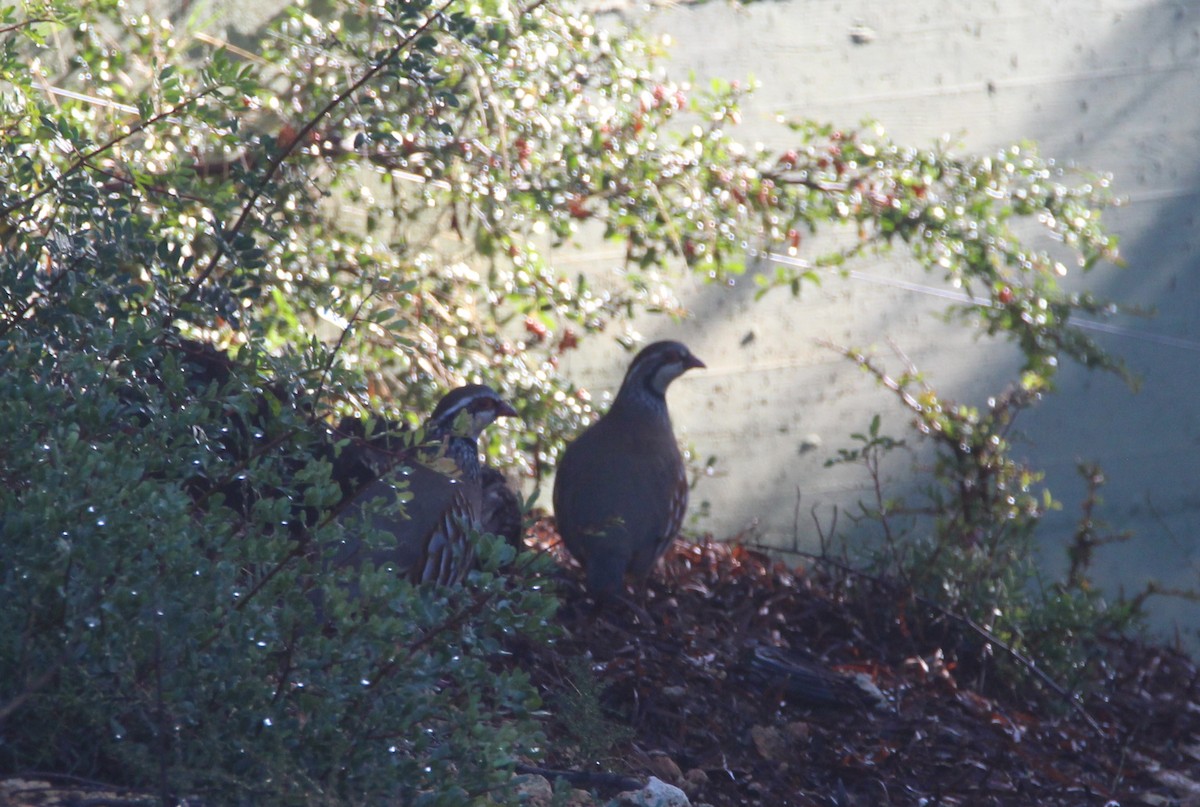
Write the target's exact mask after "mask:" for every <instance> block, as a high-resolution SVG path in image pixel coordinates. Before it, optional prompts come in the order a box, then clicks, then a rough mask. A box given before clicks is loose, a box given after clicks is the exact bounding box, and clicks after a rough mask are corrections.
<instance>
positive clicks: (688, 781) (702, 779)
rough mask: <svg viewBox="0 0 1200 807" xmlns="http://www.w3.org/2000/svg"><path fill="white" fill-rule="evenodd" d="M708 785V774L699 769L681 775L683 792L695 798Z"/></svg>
mask: <svg viewBox="0 0 1200 807" xmlns="http://www.w3.org/2000/svg"><path fill="white" fill-rule="evenodd" d="M707 784H708V774H707V773H705V772H704V771H702V770H700V769H699V768H692V769H691V770H690V771H688V772H687V773H685V774H684V775H683V792H684V793H687V794H688V795H689V796H695V795H696V794H697V793H699V792H700V791H701V790H703V789H704V786H705V785H707Z"/></svg>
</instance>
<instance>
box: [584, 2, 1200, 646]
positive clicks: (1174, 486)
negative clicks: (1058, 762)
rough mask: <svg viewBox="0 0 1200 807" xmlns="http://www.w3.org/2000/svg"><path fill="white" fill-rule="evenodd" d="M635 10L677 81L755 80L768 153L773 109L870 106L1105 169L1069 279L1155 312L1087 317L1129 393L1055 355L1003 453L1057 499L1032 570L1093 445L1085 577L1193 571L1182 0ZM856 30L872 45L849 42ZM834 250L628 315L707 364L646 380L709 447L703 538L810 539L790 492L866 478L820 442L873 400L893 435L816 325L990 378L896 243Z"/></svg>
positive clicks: (1195, 507) (907, 134)
mask: <svg viewBox="0 0 1200 807" xmlns="http://www.w3.org/2000/svg"><path fill="white" fill-rule="evenodd" d="M633 13H638V14H645V13H647V12H646V11H645V10H643V11H635V12H633ZM648 14H649V16H648V19H649V21H650V24H651V25H652V27H653V28H654V29H655V30H658V31H661V32H669V33H670V34H671V35H672V37H673V38H674V39H675V41H676V42H677V43H678V44H677V46H676V47H675V49H674V51H673V68H672V74H673V75H674V76H676V77H678V78H685V77H686V76H687V74H688V71H690V70H694V71H695V72H696V74H697V79H698V81H697V83H701V82H703V81H705V79H706V78H707V77H710V76H721V77H725V78H742V79H745V78H746V77H748V76H753V77H755V78H757V79H758V80H759V81H760V82H761V84H762V87H761V89H760V91H759V92H758V93H757V94H756V96H755V98H754V99H753V101H752V102H751V104H750V105H749V106H748V107H747V108H746V109H745V114H744V120H745V125H744V127H743V128H744V132H742V135H741V136H743V139H746V140H762V141H763V142H765V143H767V144H768V145H769V146H771V147H773V148H777V149H784V148H787V147H788V146H789V145H790V144H789V139H788V137H789V136H788V133H787V131H786V130H785V129H783V127H781V126H779V125H778V124H777V123H776V122H775V118H776V115H777V114H779V113H782V114H784V115H787V116H795V117H811V118H815V119H819V120H828V121H832V122H834V123H836V124H837V125H840V126H852V125H854V124H856V123H858V122H859V121H861V120H863V119H865V118H872V119H875V120H878V121H880V122H881V123H882V124H883V125H884V126H885V127H886V128H887V130H888V131H889V132H890V133H891V135H892V136H893V137H894V138H895V139H896V140H898V141H900V142H906V143H912V144H917V145H923V144H928V143H930V142H931V141H932V140H934V139H935V138H937V137H939V136H941V135H943V134H944V133H950V134H951V135H952V136H954V137H955V139H958V140H961V141H962V142H963V143H964V145H965V147H966V148H967V149H970V150H992V149H995V148H998V147H1000V146H1003V145H1005V144H1008V143H1010V142H1014V141H1018V140H1022V139H1033V140H1035V141H1037V142H1038V143H1039V144H1040V148H1041V151H1042V153H1043V154H1044V155H1045V156H1052V157H1054V158H1056V159H1057V160H1059V161H1060V162H1065V163H1075V164H1078V165H1081V166H1085V167H1090V168H1094V169H1097V170H1103V171H1110V172H1112V173H1113V174H1114V175H1115V187H1116V190H1117V192H1118V194H1119V195H1121V196H1122V198H1123V199H1124V201H1125V203H1124V205H1123V206H1122V207H1121V208H1120V209H1117V210H1114V211H1111V213H1110V215H1109V217H1108V222H1109V226H1110V227H1111V228H1112V229H1113V230H1114V231H1115V232H1117V233H1118V234H1119V235H1120V237H1121V243H1122V252H1123V254H1124V257H1125V259H1126V261H1127V262H1128V266H1127V268H1126V269H1124V270H1111V269H1105V270H1100V271H1097V272H1096V273H1094V274H1093V275H1091V276H1088V277H1086V278H1084V279H1083V284H1084V285H1086V286H1087V287H1089V288H1092V289H1094V290H1096V291H1098V292H1100V293H1102V294H1106V295H1108V296H1110V297H1112V298H1114V299H1116V300H1118V301H1120V302H1123V303H1127V304H1131V305H1137V306H1143V307H1151V308H1154V309H1156V310H1157V315H1156V316H1155V317H1153V318H1150V319H1137V318H1130V317H1122V318H1120V319H1118V320H1116V321H1114V322H1112V323H1110V324H1112V325H1115V326H1116V332H1115V333H1098V334H1097V337H1098V339H1099V341H1100V342H1101V344H1103V345H1104V346H1105V347H1106V348H1107V349H1109V350H1111V351H1113V352H1115V353H1117V354H1118V355H1121V356H1123V357H1124V358H1125V359H1126V361H1127V362H1128V364H1129V365H1130V367H1131V368H1132V369H1133V370H1134V371H1135V372H1137V373H1138V374H1139V375H1140V376H1141V378H1142V380H1143V386H1142V389H1141V391H1140V392H1139V393H1137V394H1134V393H1133V392H1131V391H1130V390H1129V389H1128V388H1127V387H1125V386H1124V385H1123V384H1122V383H1121V382H1120V381H1118V380H1117V379H1115V378H1112V377H1109V376H1106V375H1100V374H1089V373H1087V372H1085V371H1082V370H1079V369H1078V368H1073V367H1069V368H1066V369H1065V370H1064V371H1063V372H1062V374H1061V377H1060V393H1059V394H1058V395H1057V396H1055V397H1053V398H1051V399H1049V400H1047V401H1046V402H1044V404H1043V405H1042V406H1040V407H1039V408H1038V409H1037V410H1035V411H1034V412H1033V413H1032V415H1031V416H1030V417H1028V418H1027V419H1025V420H1023V421H1021V422H1019V423H1018V426H1019V427H1020V428H1021V429H1022V430H1023V432H1024V436H1025V438H1026V440H1027V443H1024V444H1023V445H1022V446H1021V448H1020V452H1021V453H1022V454H1023V455H1025V456H1027V457H1028V458H1029V460H1030V462H1031V464H1032V465H1033V466H1034V467H1040V468H1043V469H1045V470H1046V472H1047V475H1048V484H1049V486H1050V488H1051V490H1052V491H1053V492H1054V493H1055V494H1056V496H1057V497H1058V498H1059V499H1060V500H1062V501H1063V502H1064V509H1063V510H1062V512H1060V513H1056V514H1052V515H1051V516H1050V517H1049V518H1048V519H1047V520H1046V525H1045V526H1046V530H1045V541H1046V543H1047V544H1048V545H1049V547H1050V549H1048V550H1047V552H1046V557H1047V563H1048V565H1049V566H1053V565H1054V564H1056V563H1058V562H1060V560H1061V552H1059V551H1058V550H1057V549H1056V548H1054V547H1055V546H1056V545H1057V543H1058V542H1061V541H1065V540H1067V538H1068V537H1069V536H1070V533H1071V531H1072V529H1073V527H1074V524H1075V521H1076V518H1077V516H1078V504H1079V501H1080V498H1081V495H1082V490H1083V486H1082V483H1081V482H1080V480H1079V479H1078V477H1077V476H1076V474H1075V466H1076V464H1077V462H1078V461H1080V460H1089V461H1090V460H1094V461H1098V462H1099V463H1100V464H1101V465H1102V466H1103V467H1104V468H1105V469H1106V470H1107V473H1108V480H1109V484H1108V485H1107V487H1106V488H1105V489H1104V491H1103V495H1104V499H1105V507H1104V509H1103V511H1102V516H1103V517H1104V518H1106V519H1107V520H1109V521H1110V522H1111V524H1112V526H1113V528H1114V529H1116V530H1125V529H1128V530H1132V531H1134V532H1135V533H1136V537H1135V538H1134V539H1133V540H1132V541H1130V542H1129V543H1127V544H1124V545H1121V546H1119V547H1115V548H1109V549H1107V550H1105V551H1104V552H1103V553H1102V554H1101V562H1102V566H1101V568H1100V570H1099V573H1098V577H1099V578H1100V579H1101V580H1102V581H1103V582H1105V583H1108V584H1109V585H1113V586H1116V585H1123V586H1125V587H1126V589H1128V590H1136V589H1138V588H1140V586H1141V585H1142V583H1143V582H1144V581H1145V580H1146V579H1148V578H1151V577H1153V578H1156V579H1158V580H1160V581H1162V582H1163V583H1164V584H1167V585H1173V586H1179V587H1189V586H1190V587H1195V586H1197V585H1198V584H1200V311H1198V308H1200V228H1198V227H1197V213H1196V206H1197V202H1198V201H1200V2H1195V1H1194V0H1191V1H1190V2H1150V1H1148V0H1101V1H1100V2H1096V0H1091V1H1090V2H1081V1H1080V0H1061V2H1057V3H1044V2H1036V1H1035V0H1015V1H1014V2H1004V3H999V2H995V3H955V2H948V1H946V0H917V1H916V2H910V3H891V2H880V0H842V1H840V2H833V1H832V0H783V1H782V2H770V1H767V2H756V3H752V4H750V5H747V6H744V7H741V8H736V7H732V6H729V5H726V4H724V3H718V2H710V3H706V4H700V5H683V6H676V7H671V8H665V9H659V10H655V11H651V12H648ZM856 25H857V26H866V27H867V28H869V29H870V30H871V32H872V33H873V35H874V38H873V40H872V41H870V42H868V43H866V44H855V43H854V42H852V40H851V37H850V31H851V28H852V26H856ZM617 260H619V255H615V254H613V253H611V252H604V251H602V250H598V251H595V252H593V253H591V254H587V255H584V256H582V261H583V262H584V263H588V262H590V263H591V264H592V265H593V266H594V267H596V268H606V267H611V266H612V265H614V263H615V262H616V261H617ZM853 268H854V269H856V270H858V271H859V272H861V273H863V275H865V277H861V276H860V277H858V278H856V279H855V278H852V279H844V280H843V279H839V278H836V277H831V278H830V279H829V280H828V281H826V282H825V283H823V284H822V285H821V286H820V287H813V288H808V289H805V290H804V293H803V295H802V297H801V299H800V300H798V301H797V300H793V299H791V298H790V297H788V296H787V295H786V294H783V293H780V294H777V295H774V296H772V297H769V298H768V299H766V300H765V301H762V302H759V303H753V302H752V296H753V288H752V285H751V284H749V283H742V284H741V285H740V286H739V287H736V288H732V289H713V288H701V289H694V290H693V291H691V292H690V293H689V294H688V295H687V297H686V299H687V302H688V304H689V306H690V307H691V309H692V312H693V318H692V319H691V320H690V321H689V322H687V323H685V324H684V325H682V326H679V327H675V326H672V325H671V324H670V323H667V322H662V321H658V322H646V323H644V326H643V331H644V333H645V335H646V336H647V337H648V338H658V337H664V336H669V335H681V336H683V338H685V339H686V341H688V342H689V344H691V346H692V347H693V349H694V350H695V351H696V353H697V354H698V355H700V356H701V357H702V358H704V359H705V360H706V361H707V362H708V363H709V368H710V369H709V370H707V371H700V372H697V373H695V374H689V375H688V376H685V377H684V378H683V379H682V380H680V381H678V382H676V385H675V386H674V387H673V388H672V392H671V396H670V397H671V403H672V408H673V412H674V417H675V421H676V425H677V429H678V431H680V433H681V435H682V437H683V439H684V440H685V442H688V443H691V444H693V445H694V446H695V447H696V449H697V451H698V453H699V455H700V456H701V457H705V456H708V455H710V454H715V455H717V456H718V457H719V459H720V463H719V468H720V469H721V471H722V475H721V476H719V477H717V478H714V479H711V480H705V481H704V482H702V483H701V485H700V487H699V489H698V491H697V496H696V499H697V500H707V501H708V502H709V503H710V505H711V513H712V516H711V518H709V519H707V520H706V521H703V522H701V523H700V524H699V526H700V527H702V528H706V529H711V530H712V531H713V532H714V533H715V534H716V535H717V536H727V535H732V534H735V533H738V532H740V531H742V530H743V529H744V528H745V527H747V526H748V525H751V524H756V525H757V535H758V536H759V537H761V538H762V539H763V540H765V541H768V542H770V543H773V544H775V545H779V546H791V545H793V543H794V542H797V543H799V544H800V545H802V546H806V547H808V548H811V547H812V546H813V543H814V541H815V540H816V530H815V529H814V527H813V525H812V521H811V518H810V516H809V515H808V511H809V509H810V508H811V507H812V506H814V505H816V506H817V507H818V508H819V512H820V513H821V514H822V516H823V518H824V519H826V520H828V518H829V517H830V515H831V514H832V509H833V507H834V506H838V507H841V508H846V507H847V506H851V505H852V503H853V502H854V501H856V500H857V499H858V498H859V497H860V496H862V495H864V494H865V493H866V489H865V482H866V480H865V479H864V478H863V477H862V476H861V475H859V474H857V473H849V472H847V471H846V470H843V469H834V470H829V469H825V468H823V467H822V466H823V463H824V460H825V459H827V458H828V457H830V456H832V455H833V454H834V453H835V451H836V448H838V447H842V446H849V445H850V441H849V439H848V435H849V433H850V432H852V431H855V430H862V429H864V428H865V427H866V425H867V424H868V422H869V421H870V418H871V416H872V414H873V413H875V412H881V413H883V414H884V423H885V427H886V429H887V431H889V432H890V433H892V434H894V435H897V436H899V435H900V434H901V432H902V431H903V430H904V427H905V425H906V423H907V418H906V417H905V415H904V414H903V412H901V411H900V410H899V409H898V408H897V407H896V405H895V404H894V402H893V401H892V399H891V398H890V397H889V395H888V394H887V393H885V392H883V391H882V390H880V389H878V388H876V387H875V386H874V385H873V383H872V382H871V381H870V380H869V379H868V378H867V377H866V376H865V375H864V374H862V373H861V372H860V371H858V370H856V369H855V368H853V367H850V366H848V365H847V364H846V363H845V362H844V361H842V360H841V359H839V358H838V357H836V356H835V355H833V354H831V353H829V352H828V351H826V350H824V349H822V348H819V347H817V346H816V345H815V340H817V339H829V340H833V341H837V342H843V343H852V344H855V345H859V346H877V347H879V348H880V349H881V355H882V356H883V357H884V358H890V357H889V356H888V348H887V343H888V341H892V342H894V343H895V344H896V345H898V346H899V347H900V348H902V349H903V351H904V352H905V353H906V354H907V355H908V356H910V357H911V358H912V359H913V361H914V362H915V363H916V364H917V365H918V366H919V367H920V368H921V369H922V370H924V371H925V372H926V373H927V374H928V375H929V377H930V379H931V380H932V382H933V383H934V385H935V386H936V387H937V388H938V389H939V390H940V391H941V392H942V394H943V395H950V396H954V397H957V398H959V399H960V400H966V401H970V402H976V403H978V402H982V400H983V399H984V398H985V397H986V395H987V394H989V393H992V392H996V391H998V390H999V389H1000V387H1001V386H1002V385H1003V383H1004V381H1005V380H1006V379H1009V378H1011V377H1012V372H1013V370H1014V368H1015V366H1016V363H1015V362H1016V357H1015V354H1014V353H1013V351H1011V350H1010V349H1008V348H1006V347H1004V346H1001V345H993V344H989V343H986V342H981V341H977V340H975V339H973V338H972V337H971V335H970V334H969V333H968V332H967V331H966V330H965V329H962V328H948V327H946V326H944V325H943V324H942V323H941V322H940V320H939V319H938V318H937V317H938V312H940V311H941V310H942V308H943V304H944V303H943V301H941V300H939V299H937V298H935V297H933V296H931V295H930V294H928V293H923V292H921V291H912V290H906V289H903V288H900V287H898V286H897V285H895V281H897V280H906V281H913V282H916V283H923V284H927V285H929V286H934V287H936V286H937V285H938V284H937V282H936V279H930V278H926V277H923V276H922V275H921V274H920V272H919V270H915V269H914V268H913V267H911V266H908V265H906V264H905V263H904V262H903V261H902V260H899V259H889V260H884V261H879V260H868V261H863V262H862V263H860V264H858V265H855V266H854V267H853ZM749 334H753V336H754V338H753V340H752V341H749V342H748V343H745V342H744V339H745V337H746V336H747V335H749ZM571 361H572V362H573V363H569V364H567V365H566V368H565V369H566V371H567V372H569V373H573V374H574V375H575V376H576V377H577V378H578V379H579V380H580V381H581V382H583V383H585V384H587V385H589V386H591V387H593V388H595V389H596V391H599V390H600V389H603V388H608V389H611V388H613V387H615V385H616V384H618V383H619V380H620V373H621V370H622V368H623V363H624V361H625V359H624V357H623V356H621V355H620V354H619V353H618V352H617V351H615V350H609V349H602V350H599V351H597V354H596V355H586V354H585V355H582V356H579V357H576V358H574V359H572V360H571ZM891 366H892V367H893V368H895V369H897V370H899V369H900V365H899V363H898V362H896V361H894V360H893V361H891ZM892 471H893V475H894V481H895V482H896V483H898V484H900V483H903V482H904V481H906V479H907V476H908V473H907V469H906V468H905V467H904V463H903V462H897V464H896V465H895V466H894V468H893V469H892ZM797 491H799V492H800V494H801V500H800V501H801V502H802V504H801V509H802V511H803V515H802V517H801V519H800V523H799V528H798V529H797V527H796V520H795V513H796V501H797V498H796V496H797ZM841 523H842V524H843V525H845V524H846V520H845V519H844V518H843V519H842V522H841ZM1156 607H1157V609H1158V615H1159V623H1158V624H1159V625H1160V626H1164V625H1165V626H1167V627H1168V628H1170V627H1174V628H1178V629H1179V630H1181V631H1183V632H1184V633H1186V634H1191V635H1192V637H1193V638H1194V635H1195V630H1196V627H1197V625H1200V619H1198V617H1200V610H1198V609H1197V608H1196V607H1195V606H1187V605H1184V604H1182V603H1178V602H1173V601H1159V602H1157V603H1156Z"/></svg>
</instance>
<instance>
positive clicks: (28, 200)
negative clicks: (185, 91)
mask: <svg viewBox="0 0 1200 807" xmlns="http://www.w3.org/2000/svg"><path fill="white" fill-rule="evenodd" d="M216 91H217V87H215V86H214V87H208V88H206V89H204V90H201V91H200V92H198V93H196V94H195V95H193V96H190V97H189V98H186V99H184V100H183V101H180V102H179V103H178V104H176V105H175V106H173V107H171V108H170V109H167V110H165V111H163V112H159V113H158V114H157V115H151V116H150V117H149V118H146V119H145V120H141V121H138V122H137V123H135V124H131V125H130V126H129V130H128V131H126V132H125V133H124V134H120V135H117V136H116V137H114V138H112V139H110V140H108V141H107V142H105V143H103V144H101V145H99V146H96V147H95V148H94V149H92V150H91V151H89V152H86V153H85V154H81V155H80V156H78V157H76V158H75V161H74V162H72V163H71V164H70V165H69V166H67V169H66V170H65V171H63V173H62V174H61V175H60V176H59V181H60V182H61V181H62V180H64V179H66V178H67V177H69V176H71V175H72V174H74V173H75V172H77V171H78V170H79V169H81V168H84V167H87V166H89V163H90V162H91V161H92V160H94V159H95V158H96V157H99V156H100V155H101V154H103V153H104V152H106V151H108V150H110V149H111V148H112V147H113V146H116V145H117V144H119V143H123V142H124V141H126V140H128V139H129V138H131V137H133V136H134V135H135V134H137V133H138V132H141V131H143V130H145V129H147V128H149V127H150V126H153V125H154V124H156V123H158V122H159V121H161V120H164V119H166V118H170V117H173V116H175V115H176V114H177V113H178V112H180V111H181V110H183V109H185V108H187V107H189V106H192V105H193V104H195V103H196V102H197V101H199V100H200V99H201V98H204V97H205V96H207V95H211V94H212V93H214V92H216ZM54 187H55V185H54V184H51V185H47V186H46V187H44V188H42V189H41V190H40V191H37V192H36V193H34V194H33V195H32V196H27V197H25V198H24V199H18V200H17V201H15V202H13V203H12V204H9V205H5V206H4V207H0V218H5V217H7V216H8V215H9V214H10V213H12V212H13V211H14V210H17V209H18V208H22V207H27V206H29V205H31V204H33V203H34V202H36V201H37V200H38V199H40V198H42V197H43V196H45V195H46V194H48V193H50V191H51V190H53V189H54Z"/></svg>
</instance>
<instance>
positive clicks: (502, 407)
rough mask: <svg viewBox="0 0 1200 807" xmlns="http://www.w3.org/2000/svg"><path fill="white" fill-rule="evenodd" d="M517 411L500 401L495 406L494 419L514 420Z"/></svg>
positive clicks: (506, 402)
mask: <svg viewBox="0 0 1200 807" xmlns="http://www.w3.org/2000/svg"><path fill="white" fill-rule="evenodd" d="M516 416H517V410H516V409H513V408H512V405H511V404H510V403H509V402H508V401H500V402H499V403H498V404H497V405H496V417H498V418H515V417H516Z"/></svg>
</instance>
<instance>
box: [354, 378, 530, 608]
mask: <svg viewBox="0 0 1200 807" xmlns="http://www.w3.org/2000/svg"><path fill="white" fill-rule="evenodd" d="M516 414H517V413H516V410H514V409H513V408H512V406H510V405H509V404H508V403H506V402H505V401H504V400H503V399H501V398H500V396H499V395H497V394H496V393H495V392H494V391H493V390H492V389H491V388H490V387H486V386H484V385H482V384H471V385H468V386H465V387H460V388H459V389H456V390H454V391H452V392H450V393H448V394H447V395H446V396H445V397H444V398H442V400H441V401H440V402H439V403H438V405H437V407H436V408H435V409H434V410H433V413H432V414H431V415H430V416H429V419H428V420H426V421H425V424H424V426H423V427H422V429H421V435H420V436H421V440H420V441H419V442H418V443H417V444H415V445H413V444H412V441H411V438H410V437H408V436H406V435H397V434H395V433H393V434H390V435H389V434H384V435H380V436H377V437H372V436H367V437H366V439H365V441H364V442H361V443H357V444H356V443H354V442H353V440H352V442H351V445H350V446H348V448H349V449H351V450H354V451H356V452H358V453H357V454H356V456H355V457H354V458H353V460H352V461H350V462H349V463H347V464H348V465H350V466H353V467H354V468H355V469H356V471H357V473H355V474H351V477H354V476H357V477H358V479H359V480H360V481H361V479H362V477H363V476H364V475H365V476H366V477H367V478H368V480H369V481H366V482H365V484H359V485H358V487H357V490H355V491H353V492H350V493H349V497H350V498H351V501H350V506H349V507H347V508H346V509H345V510H344V513H345V515H344V516H343V520H345V519H346V518H349V517H351V516H352V515H354V514H361V512H362V506H363V505H364V504H365V503H367V502H370V501H372V500H383V501H381V502H376V503H377V504H381V505H384V506H382V507H378V508H377V510H376V512H375V513H374V514H373V515H372V517H371V522H370V526H371V527H372V528H373V529H376V530H382V531H385V532H388V533H391V534H392V535H393V536H394V542H393V543H392V545H391V546H389V547H387V548H386V549H379V550H375V551H373V552H370V553H367V554H366V557H367V559H368V560H369V561H370V562H372V563H373V564H375V565H377V566H379V565H383V564H392V565H393V566H394V567H395V568H396V571H397V572H398V573H399V574H401V575H404V576H407V577H408V578H409V579H410V580H412V581H413V582H416V583H419V582H426V581H432V582H436V583H441V584H447V585H449V584H454V583H458V582H461V580H462V579H463V577H464V576H465V575H466V573H467V571H468V569H470V566H471V562H472V560H473V559H474V547H473V546H472V544H471V532H472V531H473V530H477V529H479V528H480V519H481V517H482V493H481V487H480V462H479V435H480V434H481V433H482V432H483V430H484V429H485V428H486V427H487V426H489V425H490V424H491V423H493V422H494V421H495V420H496V418H499V417H511V416H514V415H516ZM363 469H367V471H368V472H367V473H366V474H364V473H362V471H363ZM353 481H354V480H353V478H352V479H351V482H353ZM403 491H407V495H402V493H403ZM401 500H404V504H403V507H402V508H397V507H395V504H396V502H398V501H401ZM388 504H390V505H392V506H390V507H389V506H387V505H388ZM363 554H364V553H363V551H362V547H361V542H360V541H358V540H357V539H354V538H351V539H348V540H347V541H346V542H345V543H344V544H343V546H342V547H341V549H340V551H339V552H338V553H337V555H336V556H335V558H334V560H333V565H335V566H341V565H348V564H352V565H355V566H357V565H359V564H360V563H361V562H362V559H363Z"/></svg>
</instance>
